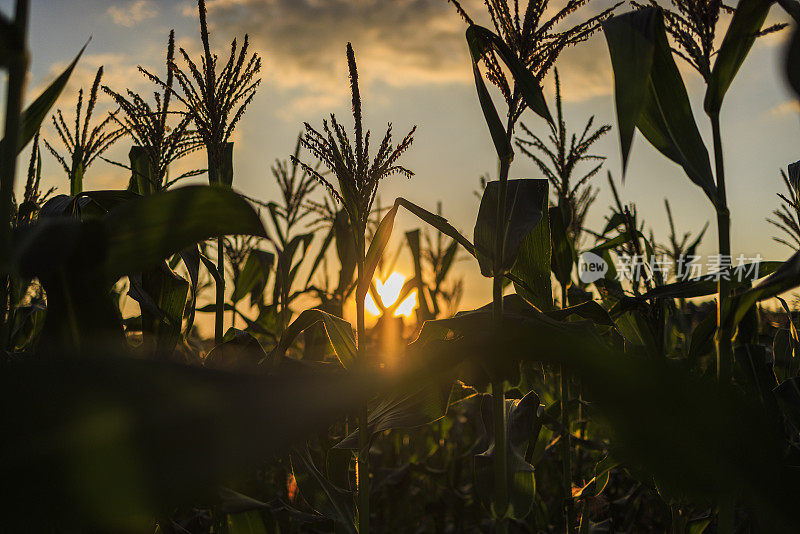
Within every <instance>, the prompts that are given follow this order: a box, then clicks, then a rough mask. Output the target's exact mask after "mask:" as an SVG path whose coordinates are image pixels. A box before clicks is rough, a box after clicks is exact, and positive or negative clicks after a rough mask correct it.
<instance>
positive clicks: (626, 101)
mask: <svg viewBox="0 0 800 534" xmlns="http://www.w3.org/2000/svg"><path fill="white" fill-rule="evenodd" d="M602 25H603V33H604V34H605V36H606V41H607V42H608V48H609V52H610V53H611V63H612V66H613V69H614V85H615V91H616V92H615V95H616V103H617V121H618V124H619V131H620V145H621V150H622V161H623V172H624V170H625V169H626V168H627V162H628V155H629V153H630V148H631V142H632V140H633V133H634V129H635V128H638V129H639V131H640V132H641V133H642V135H644V137H645V138H646V139H647V140H648V141H649V142H650V143H651V144H652V145H653V146H654V147H655V148H656V149H657V150H658V151H659V152H661V153H662V154H663V155H664V156H666V157H667V158H669V159H671V160H672V161H674V162H675V163H677V164H678V165H680V166H681V167H683V170H684V172H685V173H686V175H687V176H688V177H689V179H690V180H691V181H692V182H694V183H695V184H697V185H698V186H700V188H702V189H703V191H704V192H705V193H706V196H708V198H709V199H710V200H711V201H712V203H714V204H716V200H717V193H716V185H715V181H714V175H713V173H712V171H711V162H710V160H709V157H708V150H707V149H706V147H705V144H704V143H703V139H702V137H701V136H700V132H699V131H698V129H697V125H696V124H695V121H694V117H693V115H692V109H691V105H690V104H689V97H688V95H687V93H686V87H685V86H684V84H683V80H682V79H681V76H680V72H679V71H678V67H677V66H676V65H675V61H674V59H673V57H672V52H671V50H670V47H669V43H668V41H667V36H666V30H665V28H664V20H663V13H662V11H661V9H660V8H655V7H648V8H645V9H640V10H636V11H633V12H630V13H626V14H624V15H618V16H615V17H612V18H610V19H608V20H606V21H604V22H603V24H602Z"/></svg>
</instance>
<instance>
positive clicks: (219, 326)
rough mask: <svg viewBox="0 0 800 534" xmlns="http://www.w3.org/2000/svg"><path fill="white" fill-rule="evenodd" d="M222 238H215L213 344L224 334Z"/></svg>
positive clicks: (223, 256)
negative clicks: (217, 275)
mask: <svg viewBox="0 0 800 534" xmlns="http://www.w3.org/2000/svg"><path fill="white" fill-rule="evenodd" d="M223 246H224V245H223V238H221V237H218V238H217V271H218V274H219V281H217V303H216V310H215V314H214V344H215V345H219V344H220V343H222V337H223V335H224V333H223V330H224V325H223V320H224V317H225V316H224V314H225V252H224V248H223Z"/></svg>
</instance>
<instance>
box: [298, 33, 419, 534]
mask: <svg viewBox="0 0 800 534" xmlns="http://www.w3.org/2000/svg"><path fill="white" fill-rule="evenodd" d="M347 65H348V68H349V71H350V89H351V93H352V104H353V122H354V130H353V135H352V142H351V138H350V136H348V134H347V131H346V130H345V129H344V127H343V126H342V125H340V124H339V122H338V121H337V120H336V117H335V116H334V115H333V114H331V117H330V124H329V123H328V121H327V120H325V121H323V123H322V132H323V133H320V132H319V131H318V130H316V129H314V128H313V127H312V126H311V125H310V124H308V123H305V135H304V136H303V138H302V145H303V146H304V147H305V148H306V149H308V150H309V152H311V154H312V155H313V156H315V157H316V158H317V159H318V160H319V161H321V162H322V164H323V165H324V166H325V167H326V168H327V169H328V170H329V171H330V172H331V174H332V175H333V176H335V177H336V182H337V183H336V185H334V184H333V183H331V182H330V181H329V180H328V178H326V177H325V176H324V175H323V174H321V173H320V172H319V171H318V170H317V169H316V168H314V167H312V166H310V165H308V164H306V163H303V162H299V161H298V160H297V158H294V157H293V158H292V160H293V161H298V163H299V164H300V166H301V167H302V168H303V169H304V170H305V171H306V173H308V175H309V176H311V177H313V178H314V179H315V180H317V181H319V182H320V183H321V184H322V185H324V186H325V188H326V189H327V190H328V191H329V192H330V194H331V195H332V196H333V197H334V198H335V199H336V200H337V201H339V202H341V203H342V205H343V206H344V209H345V211H346V212H347V216H348V218H349V219H350V227H351V230H352V232H353V240H354V241H355V245H356V264H357V267H358V275H357V276H358V281H359V283H358V287H359V289H358V290H357V291H356V326H357V328H356V331H357V340H358V359H359V363H360V364H361V365H363V366H365V367H366V366H368V365H369V364H370V362H368V361H367V353H366V352H365V350H364V349H365V340H366V327H365V322H364V321H365V319H364V299H365V297H366V292H364V291H363V289H361V288H363V287H364V286H365V284H368V283H369V282H371V280H364V278H366V277H367V276H369V278H371V277H372V273H369V274H367V273H366V270H365V260H366V230H367V221H368V219H369V215H370V210H371V208H372V203H373V202H374V200H375V195H376V194H377V191H378V185H379V183H380V181H381V180H383V179H384V178H387V177H389V176H392V175H395V174H399V175H401V176H406V177H407V178H410V177H411V176H413V173H412V172H411V171H410V170H408V169H406V168H405V167H403V166H402V165H400V164H399V163H398V160H399V159H400V156H402V155H403V153H404V152H405V151H406V150H408V149H409V148H410V147H411V144H412V142H413V140H414V137H413V136H414V132H415V131H416V126H415V127H414V128H412V129H411V131H410V132H409V133H408V134H406V136H405V137H404V138H403V140H402V141H401V142H400V143H399V144H398V145H397V146H394V144H393V142H392V125H391V124H389V127H388V128H387V130H386V134H385V135H384V136H383V140H382V141H381V142H380V144H379V145H378V150H377V152H376V153H375V156H374V158H371V157H370V150H369V149H370V146H369V143H370V131H369V130H367V131H366V132H364V126H363V117H362V113H361V93H360V90H359V87H358V70H357V68H356V58H355V54H354V52H353V47H352V45H351V44H350V43H347ZM337 186H338V187H337ZM367 417H368V412H367V405H366V404H365V405H364V407H363V410H362V411H361V414H360V415H359V448H358V503H359V508H358V510H359V513H358V522H359V532H360V533H369V530H370V527H369V518H370V512H369V477H370V474H369V458H368V455H369V429H368V423H367Z"/></svg>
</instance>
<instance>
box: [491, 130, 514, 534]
mask: <svg viewBox="0 0 800 534" xmlns="http://www.w3.org/2000/svg"><path fill="white" fill-rule="evenodd" d="M509 136H510V134H509ZM508 171H509V164H508V162H505V161H501V162H500V176H499V178H500V180H499V182H500V183H499V190H498V195H497V218H496V221H497V223H496V233H495V254H494V278H493V280H492V314H493V317H494V326H495V332H496V335H497V336H502V328H503V274H502V273H503V253H504V248H505V247H504V245H505V232H506V213H505V211H506V210H505V206H506V196H507V193H508ZM505 403H506V396H505V391H504V390H503V380H502V378H501V377H498V376H493V377H492V415H493V421H494V488H495V491H494V496H495V515H496V516H497V532H498V533H505V532H506V531H507V528H508V525H507V523H506V519H505V516H506V513H507V512H508V450H507V446H506V408H505Z"/></svg>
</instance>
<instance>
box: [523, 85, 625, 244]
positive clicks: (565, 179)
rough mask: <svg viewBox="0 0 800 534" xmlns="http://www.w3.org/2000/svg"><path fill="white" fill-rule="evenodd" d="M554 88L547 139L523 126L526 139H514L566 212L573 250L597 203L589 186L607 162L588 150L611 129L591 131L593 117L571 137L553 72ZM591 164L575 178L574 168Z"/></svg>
mask: <svg viewBox="0 0 800 534" xmlns="http://www.w3.org/2000/svg"><path fill="white" fill-rule="evenodd" d="M555 85H556V117H555V124H553V123H548V126H549V127H550V135H549V136H548V137H547V139H546V140H544V139H542V138H541V137H539V136H537V135H536V134H534V133H533V132H532V131H531V130H530V129H528V127H527V126H525V123H522V124H521V126H522V129H523V130H524V131H525V133H526V134H527V136H528V138H527V139H526V138H524V137H517V147H519V149H520V150H521V151H522V153H523V154H525V155H526V156H528V157H529V158H531V159H532V160H533V162H534V163H535V164H536V166H537V167H538V168H539V170H540V171H542V173H543V174H544V175H545V177H546V178H547V179H548V180H549V181H550V185H551V186H552V187H553V190H554V191H555V194H556V196H557V199H558V200H557V202H558V205H559V206H565V207H566V208H568V209H567V210H565V211H566V213H563V215H564V216H565V218H566V220H567V221H568V225H567V230H568V234H569V237H570V239H571V240H572V242H573V243H574V244H575V246H578V245H579V243H580V237H581V229H582V228H583V222H584V220H585V219H586V213H587V212H588V210H589V207H590V206H591V205H592V203H593V202H594V201H595V200H596V199H597V190H596V189H595V188H593V187H592V185H591V184H590V183H588V182H589V180H591V179H592V178H593V177H594V176H595V175H596V174H597V173H598V172H600V169H601V168H602V167H603V161H604V160H605V159H606V158H605V157H604V156H597V155H594V154H590V153H589V150H590V149H591V148H592V145H593V144H594V143H596V142H597V141H598V140H599V139H600V138H601V137H602V136H603V135H605V134H606V133H608V131H609V130H610V129H611V126H610V125H608V124H603V125H601V126H600V127H599V128H597V129H595V130H592V125H593V123H594V116H592V117H590V118H589V120H588V121H587V123H586V126H585V127H584V129H583V132H582V133H581V136H580V137H578V136H577V135H576V134H574V133H573V134H572V135H571V136H570V134H569V131H568V130H567V125H566V123H565V121H564V113H563V110H562V101H561V83H560V80H559V77H558V69H555ZM548 142H549V146H548ZM592 161H599V162H600V163H598V164H597V165H595V166H594V167H593V168H592V169H590V170H589V171H588V172H585V173H583V174H582V175H575V172H576V167H578V166H579V165H580V164H581V163H584V162H592Z"/></svg>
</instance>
